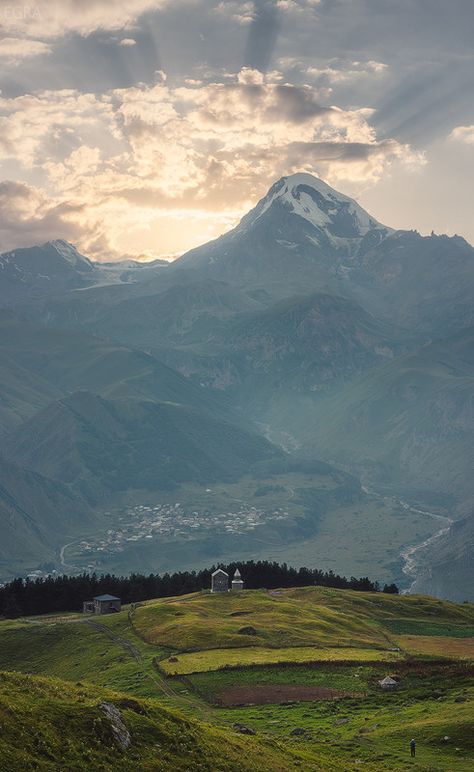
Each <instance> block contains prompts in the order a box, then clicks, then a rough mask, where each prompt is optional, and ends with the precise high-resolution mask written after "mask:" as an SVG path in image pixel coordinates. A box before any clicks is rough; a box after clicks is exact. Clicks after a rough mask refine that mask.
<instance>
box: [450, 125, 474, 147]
mask: <svg viewBox="0 0 474 772" xmlns="http://www.w3.org/2000/svg"><path fill="white" fill-rule="evenodd" d="M449 136H450V139H454V140H457V141H458V142H465V143H466V145H472V144H474V124H473V125H472V126H456V128H455V129H453V130H452V132H451V134H450V135H449Z"/></svg>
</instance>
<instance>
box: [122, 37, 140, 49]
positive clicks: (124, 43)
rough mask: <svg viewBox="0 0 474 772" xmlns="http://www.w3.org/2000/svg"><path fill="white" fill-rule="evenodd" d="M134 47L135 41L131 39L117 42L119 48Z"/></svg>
mask: <svg viewBox="0 0 474 772" xmlns="http://www.w3.org/2000/svg"><path fill="white" fill-rule="evenodd" d="M136 45H137V41H136V40H134V39H133V38H122V40H121V41H120V42H119V46H125V47H127V46H128V47H130V46H136Z"/></svg>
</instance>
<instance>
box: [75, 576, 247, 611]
mask: <svg viewBox="0 0 474 772" xmlns="http://www.w3.org/2000/svg"><path fill="white" fill-rule="evenodd" d="M229 589H231V590H232V591H233V592H238V591H239V590H243V589H244V582H243V580H242V577H241V575H240V571H239V569H238V568H237V569H236V571H235V573H234V576H233V578H232V581H231V583H230V588H229V574H228V573H227V571H224V569H222V568H218V569H217V570H216V571H214V572H213V573H212V574H211V592H229ZM121 608H122V602H121V600H120V598H117V597H116V596H115V595H96V597H95V598H93V599H92V600H87V601H85V602H84V603H83V605H82V610H83V612H84V614H114V613H116V612H118V611H120V609H121Z"/></svg>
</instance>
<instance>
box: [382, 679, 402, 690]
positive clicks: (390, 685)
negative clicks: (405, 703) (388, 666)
mask: <svg viewBox="0 0 474 772" xmlns="http://www.w3.org/2000/svg"><path fill="white" fill-rule="evenodd" d="M379 686H381V687H382V689H396V688H397V686H398V682H397V681H395V679H394V678H390V676H386V677H385V678H382V680H381V681H379Z"/></svg>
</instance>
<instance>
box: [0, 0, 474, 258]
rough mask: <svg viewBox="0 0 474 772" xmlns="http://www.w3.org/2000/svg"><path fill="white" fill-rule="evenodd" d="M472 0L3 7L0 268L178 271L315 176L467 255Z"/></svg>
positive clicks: (473, 88) (472, 137) (155, 0)
mask: <svg viewBox="0 0 474 772" xmlns="http://www.w3.org/2000/svg"><path fill="white" fill-rule="evenodd" d="M473 29H474V2H472V0H244V1H243V2H240V1H238V0H123V1H122V2H111V0H44V1H43V2H39V3H35V0H28V4H26V5H24V4H20V3H16V2H15V0H7V1H6V2H4V0H0V252H3V251H7V250H10V249H14V248H16V247H20V246H29V245H32V244H38V243H43V242H45V241H47V240H50V239H55V238H64V239H67V240H69V241H71V242H72V243H74V244H76V245H77V246H78V247H79V249H80V250H81V251H82V252H83V253H84V254H86V255H88V256H90V257H92V258H95V259H98V260H117V259H122V258H126V257H127V258H128V257H135V258H138V259H150V258H155V257H160V256H166V257H170V258H172V257H176V256H178V255H180V254H182V253H183V252H185V251H186V250H188V249H190V248H191V247H194V246H197V245H198V244H201V243H203V242H205V241H208V240H209V239H211V238H215V237H216V236H218V235H219V234H221V233H223V232H224V231H226V230H228V229H229V228H231V227H232V226H233V225H235V224H236V223H237V222H238V220H239V219H240V217H241V216H242V215H243V214H244V213H245V212H246V211H248V209H250V208H251V207H252V206H253V205H254V204H255V203H256V202H257V201H258V199H259V198H261V197H262V196H263V195H264V194H265V193H266V191H267V190H268V188H269V187H270V186H271V185H272V184H273V182H274V181H275V180H276V179H278V178H279V177H281V176H284V175H287V174H292V173H294V172H298V171H306V172H312V173H314V174H317V175H319V176H320V177H322V178H323V179H324V180H325V181H326V182H328V183H329V184H330V185H332V186H333V187H335V188H337V189H338V190H340V191H342V192H344V193H346V194H348V195H350V196H353V197H354V198H357V200H358V201H359V203H360V204H361V205H362V206H364V207H365V208H367V209H368V211H370V213H371V214H373V215H374V216H375V217H376V218H377V219H378V220H379V221H381V222H383V223H385V224H387V225H390V226H391V227H394V228H407V229H412V228H413V229H417V230H419V231H420V232H421V233H430V232H431V231H432V230H433V231H435V232H436V233H449V234H454V233H457V234H460V235H462V236H464V237H465V238H466V239H467V240H469V241H470V242H471V243H474V218H473V217H472V204H473V197H472V192H471V191H472V179H473V172H474V78H473V72H474V66H473V64H474V61H473V60H474V46H473V40H472V38H473Z"/></svg>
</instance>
